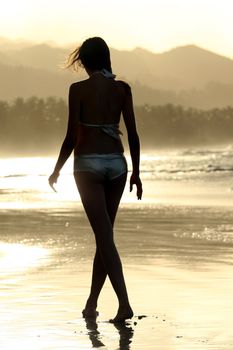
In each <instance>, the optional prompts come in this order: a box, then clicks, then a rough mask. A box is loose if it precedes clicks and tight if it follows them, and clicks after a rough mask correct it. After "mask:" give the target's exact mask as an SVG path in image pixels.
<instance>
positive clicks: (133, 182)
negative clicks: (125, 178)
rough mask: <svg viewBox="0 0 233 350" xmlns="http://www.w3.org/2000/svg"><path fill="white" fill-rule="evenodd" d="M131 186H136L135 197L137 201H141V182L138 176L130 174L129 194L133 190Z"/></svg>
mask: <svg viewBox="0 0 233 350" xmlns="http://www.w3.org/2000/svg"><path fill="white" fill-rule="evenodd" d="M133 185H136V187H137V197H138V199H142V192H143V191H142V182H141V180H140V177H139V175H136V174H134V173H132V175H131V177H130V185H129V186H130V187H129V190H130V192H131V191H132V190H133Z"/></svg>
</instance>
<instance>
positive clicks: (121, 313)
mask: <svg viewBox="0 0 233 350" xmlns="http://www.w3.org/2000/svg"><path fill="white" fill-rule="evenodd" d="M132 317H133V310H132V309H131V307H130V306H129V307H128V308H127V309H126V308H124V309H123V308H122V309H121V308H119V310H118V312H117V315H116V316H115V317H114V318H113V319H111V320H109V322H110V323H118V322H119V323H120V322H124V321H125V320H127V319H130V318H132Z"/></svg>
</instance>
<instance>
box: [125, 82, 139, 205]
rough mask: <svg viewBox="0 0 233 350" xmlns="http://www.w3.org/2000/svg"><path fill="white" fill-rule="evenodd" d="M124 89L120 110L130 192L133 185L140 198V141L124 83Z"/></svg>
mask: <svg viewBox="0 0 233 350" xmlns="http://www.w3.org/2000/svg"><path fill="white" fill-rule="evenodd" d="M124 87H125V92H126V95H125V102H124V106H123V109H122V114H123V119H124V122H125V126H126V130H127V135H128V142H129V150H130V155H131V159H132V168H133V171H132V175H131V177H130V192H131V191H132V189H133V185H136V187H137V197H138V199H141V198H142V183H141V180H140V141H139V137H138V133H137V127H136V121H135V115H134V108H133V98H132V93H131V88H130V86H129V85H128V84H125V83H124Z"/></svg>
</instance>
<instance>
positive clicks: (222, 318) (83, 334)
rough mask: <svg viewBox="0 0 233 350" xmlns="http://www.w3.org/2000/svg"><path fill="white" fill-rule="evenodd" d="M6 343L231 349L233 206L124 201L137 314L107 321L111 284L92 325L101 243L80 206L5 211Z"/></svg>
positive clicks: (119, 235)
mask: <svg viewBox="0 0 233 350" xmlns="http://www.w3.org/2000/svg"><path fill="white" fill-rule="evenodd" d="M0 220H1V221H0V223H1V224H0V227H1V231H0V232H1V233H0V271H1V282H0V283H1V284H0V299H1V313H0V327H1V328H0V334H1V337H0V348H1V349H2V350H8V349H11V350H15V349H21V348H22V349H24V350H26V349H30V350H31V349H35V350H37V349H38V350H39V349H40V350H42V349H43V350H44V349H48V350H51V349H54V350H59V349H61V350H63V349H64V350H65V349H78V350H79V349H80V350H82V349H92V348H103V349H110V350H112V349H121V350H126V349H132V350H139V349H140V350H141V349H153V350H155V349H159V350H161V349H164V350H165V349H166V350H183V349H185V350H187V349H189V350H192V349H195V350H196V349H200V350H205V349H212V350H231V349H232V348H233V332H232V315H233V303H232V295H233V280H232V277H233V273H232V263H233V258H232V251H233V214H232V208H226V207H225V208H221V207H212V208H208V207H197V206H196V207H191V206H190V207H189V206H165V205H160V206H159V205H157V206H155V205H151V206H150V205H147V206H141V207H140V206H135V207H134V208H132V206H130V205H123V206H122V207H121V209H120V211H119V215H118V218H117V222H116V229H115V233H116V242H117V245H118V247H119V251H120V253H121V256H122V261H123V266H124V271H125V275H126V281H127V285H128V290H129V295H130V299H131V303H132V306H133V308H134V312H135V316H134V317H133V319H132V320H130V321H128V322H127V323H126V324H125V325H118V326H116V325H113V324H110V323H109V322H108V320H109V319H110V318H112V317H113V316H114V315H115V312H116V309H117V302H116V298H115V295H114V293H113V291H112V288H111V285H110V283H109V282H108V281H107V282H106V285H105V286H104V290H103V292H102V294H101V297H100V300H99V306H98V309H99V312H100V315H99V317H98V318H97V320H96V322H95V321H89V322H85V320H84V319H83V318H82V316H81V311H82V308H83V306H84V303H85V299H86V296H87V295H88V290H89V284H90V278H91V265H92V261H91V258H92V255H93V254H94V239H93V235H92V233H91V230H90V228H89V225H88V222H87V220H86V218H85V216H84V214H83V211H82V210H81V209H80V208H77V209H76V210H71V209H69V210H64V209H61V208H60V209H54V210H51V209H50V211H48V210H45V209H44V210H34V211H32V210H5V211H4V210H2V211H1V214H0Z"/></svg>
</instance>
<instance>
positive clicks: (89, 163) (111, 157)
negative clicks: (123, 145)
mask: <svg viewBox="0 0 233 350" xmlns="http://www.w3.org/2000/svg"><path fill="white" fill-rule="evenodd" d="M127 171H128V168H127V162H126V159H125V156H124V155H123V153H107V154H98V153H90V154H80V155H77V156H75V158H74V173H79V172H90V173H94V174H97V175H99V176H101V177H103V178H105V179H108V180H113V179H115V178H117V177H118V176H121V175H123V174H124V173H127Z"/></svg>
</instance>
